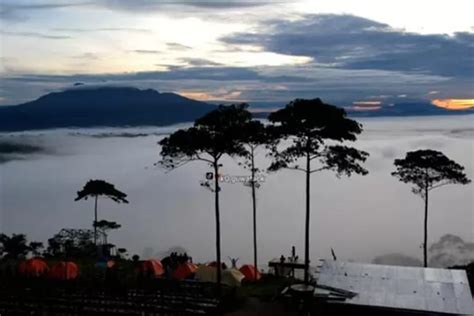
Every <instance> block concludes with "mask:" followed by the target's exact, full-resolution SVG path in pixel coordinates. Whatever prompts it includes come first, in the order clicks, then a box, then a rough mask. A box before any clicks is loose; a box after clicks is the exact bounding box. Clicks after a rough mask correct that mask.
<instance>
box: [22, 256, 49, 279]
mask: <svg viewBox="0 0 474 316" xmlns="http://www.w3.org/2000/svg"><path fill="white" fill-rule="evenodd" d="M48 270H49V267H48V265H47V264H46V262H45V261H44V260H43V259H41V258H32V259H28V260H25V261H21V262H20V263H19V265H18V272H19V273H20V274H23V275H25V276H33V277H39V276H42V275H44V274H46V273H47V272H48Z"/></svg>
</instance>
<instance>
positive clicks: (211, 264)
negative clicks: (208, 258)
mask: <svg viewBox="0 0 474 316" xmlns="http://www.w3.org/2000/svg"><path fill="white" fill-rule="evenodd" d="M206 265H207V266H208V267H214V268H217V262H216V261H212V262H209V263H208V264H206ZM221 269H222V270H225V269H227V265H226V264H225V262H221Z"/></svg>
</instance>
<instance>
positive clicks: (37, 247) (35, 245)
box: [29, 241, 44, 256]
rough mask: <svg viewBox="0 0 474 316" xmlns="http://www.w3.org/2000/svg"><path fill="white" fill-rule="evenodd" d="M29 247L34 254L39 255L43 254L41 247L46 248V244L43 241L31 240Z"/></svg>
mask: <svg viewBox="0 0 474 316" xmlns="http://www.w3.org/2000/svg"><path fill="white" fill-rule="evenodd" d="M29 248H30V251H31V253H32V254H33V256H39V255H41V249H43V248H44V245H43V243H42V242H39V241H32V242H30V245H29Z"/></svg>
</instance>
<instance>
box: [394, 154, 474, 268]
mask: <svg viewBox="0 0 474 316" xmlns="http://www.w3.org/2000/svg"><path fill="white" fill-rule="evenodd" d="M394 164H395V167H396V168H397V170H396V171H394V172H392V176H395V177H397V178H398V179H399V180H400V181H402V182H404V183H410V184H413V187H412V192H413V193H414V194H416V195H419V196H420V197H421V198H422V199H423V200H424V202H425V220H424V238H423V264H424V266H425V267H427V266H428V245H427V243H428V194H429V192H430V191H431V190H433V189H436V188H439V187H442V186H444V185H447V184H468V183H469V182H471V180H469V179H468V178H467V176H466V174H465V173H464V167H462V166H461V165H459V164H457V163H456V162H454V161H453V160H451V159H449V158H448V157H446V156H445V155H444V154H443V153H441V152H439V151H435V150H430V149H423V150H417V151H410V152H407V153H406V156H405V158H403V159H395V161H394Z"/></svg>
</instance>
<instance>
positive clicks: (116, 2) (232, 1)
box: [95, 0, 282, 11]
mask: <svg viewBox="0 0 474 316" xmlns="http://www.w3.org/2000/svg"><path fill="white" fill-rule="evenodd" d="M279 2H282V1H279ZM95 3H96V4H97V5H100V6H105V7H107V8H110V9H116V10H125V11H149V10H157V9H160V8H163V6H167V7H172V6H178V7H192V8H201V9H212V10H219V9H234V8H248V7H257V6H264V5H268V4H273V3H275V2H272V1H267V0H253V1H249V0H211V1H196V0H134V1H129V0H96V1H95Z"/></svg>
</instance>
